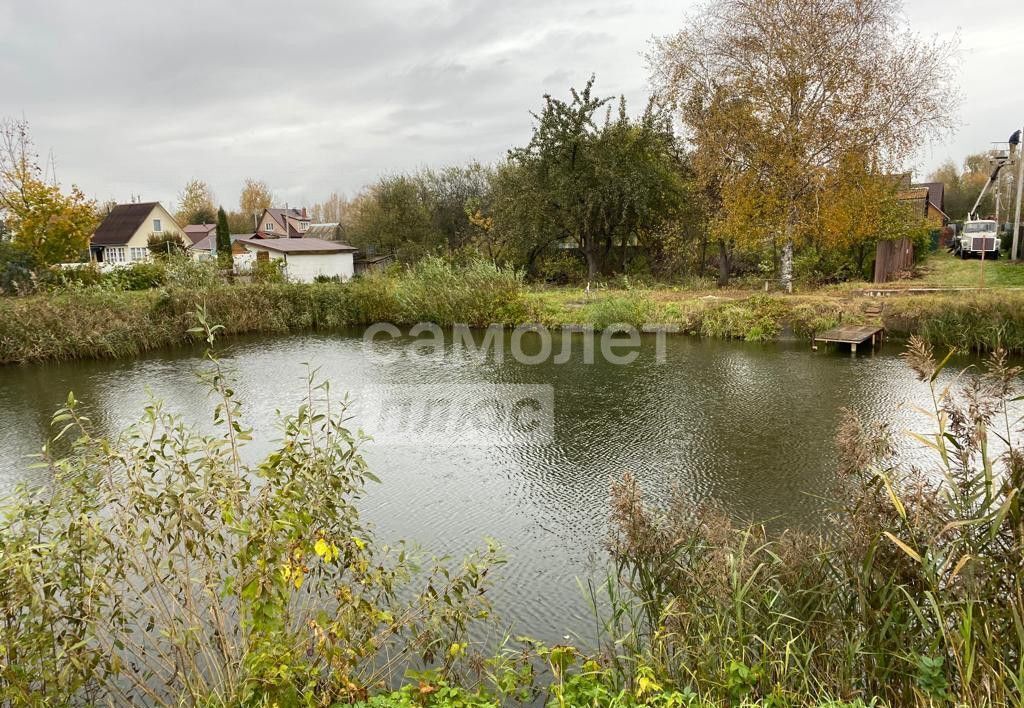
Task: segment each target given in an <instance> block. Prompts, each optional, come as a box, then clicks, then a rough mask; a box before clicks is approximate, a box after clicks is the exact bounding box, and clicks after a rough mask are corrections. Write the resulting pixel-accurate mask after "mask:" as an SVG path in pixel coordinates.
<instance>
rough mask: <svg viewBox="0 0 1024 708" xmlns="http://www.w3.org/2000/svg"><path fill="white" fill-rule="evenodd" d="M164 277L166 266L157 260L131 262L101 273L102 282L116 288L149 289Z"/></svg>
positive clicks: (155, 286)
mask: <svg viewBox="0 0 1024 708" xmlns="http://www.w3.org/2000/svg"><path fill="white" fill-rule="evenodd" d="M80 270H86V269H80ZM166 278H167V271H166V268H165V267H164V265H163V263H161V262H158V261H151V262H140V263H132V264H130V265H127V266H124V267H121V268H115V269H114V270H111V271H108V272H107V273H104V274H103V282H104V283H105V284H109V285H110V286H111V287H113V288H115V289H117V290H149V289H150V288H157V287H160V286H161V285H163V284H164V282H165V281H166Z"/></svg>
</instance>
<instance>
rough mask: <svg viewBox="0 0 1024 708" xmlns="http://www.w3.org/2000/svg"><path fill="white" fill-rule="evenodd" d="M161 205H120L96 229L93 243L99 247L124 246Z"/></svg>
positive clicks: (156, 203) (148, 203)
mask: <svg viewBox="0 0 1024 708" xmlns="http://www.w3.org/2000/svg"><path fill="white" fill-rule="evenodd" d="M159 204H160V202H140V203H138V204H118V205H117V206H116V207H114V208H113V209H111V210H110V213H109V214H107V218H105V219H104V220H103V223H102V224H100V225H99V227H98V228H97V229H96V233H94V234H93V235H92V243H93V244H95V245H97V246H123V245H124V244H126V243H128V239H130V238H131V237H132V234H134V233H135V232H136V231H137V230H138V229H139V227H140V226H142V223H143V222H144V221H145V220H146V217H148V216H149V214H150V212H152V211H153V208H154V207H156V206H158V205H159Z"/></svg>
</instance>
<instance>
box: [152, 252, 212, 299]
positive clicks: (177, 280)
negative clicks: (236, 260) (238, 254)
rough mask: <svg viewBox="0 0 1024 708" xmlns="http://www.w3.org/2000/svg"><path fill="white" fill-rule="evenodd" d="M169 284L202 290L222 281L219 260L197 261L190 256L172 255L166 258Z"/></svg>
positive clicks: (186, 288)
mask: <svg viewBox="0 0 1024 708" xmlns="http://www.w3.org/2000/svg"><path fill="white" fill-rule="evenodd" d="M165 268H166V282H167V285H169V286H172V287H176V288H183V289H185V290H192V291H196V290H201V289H203V288H209V287H212V286H214V285H217V284H218V283H220V282H221V278H220V271H219V269H218V267H217V262H216V261H213V260H205V261H197V260H195V259H194V258H190V257H189V256H187V255H186V256H172V257H170V258H168V259H166V265H165Z"/></svg>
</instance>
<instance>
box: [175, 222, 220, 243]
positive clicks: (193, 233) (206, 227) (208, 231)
mask: <svg viewBox="0 0 1024 708" xmlns="http://www.w3.org/2000/svg"><path fill="white" fill-rule="evenodd" d="M182 230H183V231H184V232H185V235H186V236H188V240H187V241H185V245H186V246H190V245H195V244H197V243H199V242H200V241H202V240H203V239H205V238H206V237H207V236H214V237H216V235H217V224H189V225H188V226H186V227H185V228H184V229H182Z"/></svg>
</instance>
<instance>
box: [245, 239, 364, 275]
mask: <svg viewBox="0 0 1024 708" xmlns="http://www.w3.org/2000/svg"><path fill="white" fill-rule="evenodd" d="M239 244H240V245H241V247H242V248H244V249H245V250H246V251H247V252H248V253H252V254H254V255H255V261H256V262H257V263H258V262H260V261H271V260H279V261H284V274H285V276H287V277H288V278H289V279H290V280H295V281H298V282H300V283H311V282H313V281H314V280H316V278H317V277H318V276H326V277H328V278H334V277H338V278H341V279H342V280H348V279H349V278H351V277H352V276H353V275H355V266H354V263H353V261H354V255H355V252H356V249H354V248H352V247H351V246H348V245H346V244H344V243H339V242H337V241H324V240H322V239H318V238H264V237H260V234H259V233H257V234H254V235H253V236H251V237H248V238H238V239H237V240H236V241H235V246H238V245H239ZM232 251H234V247H233V248H232Z"/></svg>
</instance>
